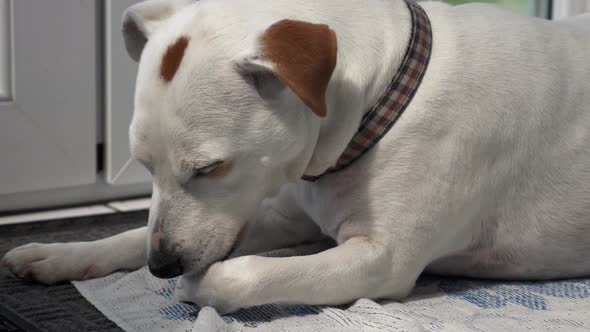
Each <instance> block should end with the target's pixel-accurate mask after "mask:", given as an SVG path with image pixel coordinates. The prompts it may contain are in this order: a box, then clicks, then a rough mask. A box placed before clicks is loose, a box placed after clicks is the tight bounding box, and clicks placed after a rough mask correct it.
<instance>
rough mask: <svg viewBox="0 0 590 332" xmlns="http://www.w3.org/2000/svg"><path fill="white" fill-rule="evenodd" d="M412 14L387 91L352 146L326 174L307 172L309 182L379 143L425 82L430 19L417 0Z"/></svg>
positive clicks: (411, 3)
mask: <svg viewBox="0 0 590 332" xmlns="http://www.w3.org/2000/svg"><path fill="white" fill-rule="evenodd" d="M405 2H406V4H407V6H408V9H409V10H410V15H411V17H412V33H411V35H410V40H409V43H408V49H407V50H406V54H405V56H404V59H403V61H402V63H401V65H400V67H399V69H398V71H397V73H396V74H395V75H394V76H393V79H392V80H391V82H390V83H389V86H388V87H387V89H386V91H385V93H384V94H383V95H382V96H381V98H379V101H378V102H377V104H375V105H374V106H373V107H372V108H370V109H369V110H368V111H367V112H366V113H365V115H364V116H363V119H362V120H361V125H360V127H359V129H358V131H357V132H356V134H355V135H354V136H353V137H352V140H351V141H350V143H348V146H347V147H346V149H345V150H344V152H343V153H342V155H340V157H339V158H338V160H337V161H336V165H334V166H332V167H330V168H329V169H328V170H327V171H325V172H324V173H322V174H320V175H317V176H309V175H303V177H302V179H303V180H305V181H311V182H313V181H316V180H317V179H319V178H320V177H321V176H322V175H324V174H328V173H334V172H337V171H339V170H342V169H344V168H346V167H347V166H348V165H350V164H352V163H353V162H354V161H355V160H357V159H359V158H360V157H362V156H363V155H364V154H365V153H366V152H367V151H369V150H370V149H371V148H372V147H373V146H375V145H376V144H377V143H378V142H379V140H381V138H382V137H383V136H384V135H385V134H386V133H387V132H388V131H389V129H391V127H393V125H394V124H395V122H396V121H397V120H398V119H399V117H400V116H401V115H402V113H403V112H404V110H405V109H406V107H407V106H408V104H409V103H410V101H412V98H413V97H414V94H415V93H416V91H417V90H418V87H419V86H420V82H422V78H423V77H424V74H425V73H426V68H427V67H428V61H429V60H430V53H431V51H432V30H431V26H430V20H429V19H428V16H427V15H426V13H425V12H424V9H422V7H420V5H418V4H417V3H416V2H414V0H405Z"/></svg>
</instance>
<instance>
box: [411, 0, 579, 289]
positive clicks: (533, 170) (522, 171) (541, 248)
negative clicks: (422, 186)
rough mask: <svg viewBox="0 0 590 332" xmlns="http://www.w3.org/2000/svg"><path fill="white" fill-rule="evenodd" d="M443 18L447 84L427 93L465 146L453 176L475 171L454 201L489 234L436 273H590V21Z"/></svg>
mask: <svg viewBox="0 0 590 332" xmlns="http://www.w3.org/2000/svg"><path fill="white" fill-rule="evenodd" d="M427 8H428V7H427ZM431 12H432V15H431V17H432V20H433V22H434V23H433V24H434V31H435V33H436V31H438V32H439V33H440V34H445V36H443V37H439V38H438V39H437V38H436V37H435V42H440V43H442V44H443V45H441V46H440V47H441V50H439V54H438V55H437V54H436V53H435V55H434V57H433V61H432V62H431V66H430V69H429V70H432V69H434V70H436V71H437V72H436V73H433V75H435V76H437V80H433V81H431V82H429V81H425V84H424V85H425V86H423V87H422V88H423V89H425V90H426V91H428V90H427V89H432V91H437V92H436V93H435V94H433V95H431V96H425V98H429V99H430V103H434V104H436V103H441V104H443V103H444V105H445V107H444V109H442V108H441V113H442V112H444V113H445V114H441V115H439V116H437V120H442V121H446V122H447V123H448V124H447V126H448V127H453V128H455V129H454V130H453V133H452V134H451V137H450V138H449V139H450V140H453V141H454V142H455V144H459V143H460V144H461V146H460V147H457V149H458V150H457V152H456V153H457V155H456V156H455V158H457V159H459V160H464V161H465V164H463V165H462V166H464V167H461V166H459V167H458V164H457V163H454V164H452V165H451V167H453V168H455V169H454V170H449V169H447V170H446V171H447V172H449V173H456V172H465V174H467V175H464V176H458V178H459V179H461V183H457V184H456V185H457V187H456V189H450V190H452V191H453V190H463V191H464V192H461V193H457V192H454V194H455V195H459V196H463V198H464V202H465V211H472V214H471V215H467V216H466V217H467V218H468V219H470V220H471V221H473V223H472V224H471V225H470V227H473V228H472V231H473V233H474V234H477V235H476V236H475V237H474V239H473V240H472V242H471V244H470V245H469V246H468V248H467V249H466V250H464V251H460V252H455V253H452V254H450V255H448V256H446V257H444V258H442V259H439V260H438V261H436V262H435V263H434V264H432V265H431V266H430V270H431V271H434V272H440V273H445V274H460V275H470V276H477V277H498V278H540V279H543V278H554V277H569V276H579V275H585V274H590V261H589V260H588V259H587V258H586V257H585V255H584V254H583V253H587V252H590V240H589V239H590V61H588V59H590V34H589V33H588V31H590V15H583V16H579V17H575V18H572V19H568V20H561V21H546V20H541V19H531V18H528V17H525V16H523V15H517V14H513V13H510V12H509V11H506V10H503V9H499V8H496V7H494V6H488V5H466V6H458V7H451V8H449V7H433V10H432V11H431ZM439 14H440V15H439ZM437 27H438V29H437ZM435 47H436V46H435ZM435 52H436V50H435ZM430 84H432V85H430ZM435 85H438V87H435ZM430 111H431V110H430ZM430 117H431V118H432V116H430ZM451 122H454V124H451ZM447 129H448V128H447ZM447 143H448V142H447ZM439 144H445V143H444V142H441V143H439ZM443 151H444V150H443ZM473 152H477V153H478V155H477V156H476V157H474V156H473ZM441 158H442V159H443V160H445V158H446V159H448V156H441ZM433 172H435V173H436V172H437V170H433ZM462 188H463V189H462ZM464 188H470V190H465V189H464ZM455 197H456V196H455ZM451 215H452V214H451Z"/></svg>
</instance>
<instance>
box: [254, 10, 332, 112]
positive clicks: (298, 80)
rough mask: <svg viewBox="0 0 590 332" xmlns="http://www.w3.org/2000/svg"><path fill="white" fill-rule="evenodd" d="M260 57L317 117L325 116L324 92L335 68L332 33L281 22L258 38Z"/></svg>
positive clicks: (315, 26)
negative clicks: (260, 46)
mask: <svg viewBox="0 0 590 332" xmlns="http://www.w3.org/2000/svg"><path fill="white" fill-rule="evenodd" d="M261 44H262V56H263V58H265V59H267V60H269V61H270V62H271V63H272V64H273V67H274V70H275V71H276V72H277V74H278V75H279V77H280V78H281V79H282V80H283V81H284V82H285V84H287V85H288V86H289V87H290V88H291V90H293V92H295V93H296V94H297V95H298V96H299V98H301V100H303V102H304V103H305V104H306V105H307V106H308V107H309V108H310V109H311V110H312V111H313V112H314V113H315V114H317V115H318V116H320V117H324V116H326V90H327V88H328V83H329V82H330V78H331V77H332V73H333V72H334V68H335V67H336V53H337V46H336V33H335V32H334V31H333V30H331V29H330V28H329V27H328V26H327V25H325V24H314V23H307V22H301V21H294V20H282V21H279V22H277V23H274V24H273V25H271V26H270V27H269V28H268V29H267V30H266V31H265V32H264V33H263V35H262V37H261Z"/></svg>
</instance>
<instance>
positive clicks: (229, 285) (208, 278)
mask: <svg viewBox="0 0 590 332" xmlns="http://www.w3.org/2000/svg"><path fill="white" fill-rule="evenodd" d="M250 257H251V256H245V257H239V258H234V259H230V260H227V261H224V262H219V263H215V264H213V265H212V266H211V267H210V268H209V269H208V270H207V271H206V272H205V273H204V274H203V275H199V276H182V277H180V278H179V280H178V282H177V283H176V290H175V295H176V298H177V299H178V300H179V301H182V302H192V303H195V304H197V305H198V306H201V307H205V306H211V307H214V308H215V309H216V310H217V312H219V313H220V314H222V315H225V314H228V313H232V312H235V311H237V310H239V309H242V308H247V307H250V306H252V305H253V304H252V303H253V302H255V301H253V300H254V299H253V298H252V297H251V293H252V292H251V291H252V289H253V288H254V287H255V279H254V278H253V277H252V276H253V275H252V274H251V273H250V272H249V269H250V268H251V265H250V264H249V260H250Z"/></svg>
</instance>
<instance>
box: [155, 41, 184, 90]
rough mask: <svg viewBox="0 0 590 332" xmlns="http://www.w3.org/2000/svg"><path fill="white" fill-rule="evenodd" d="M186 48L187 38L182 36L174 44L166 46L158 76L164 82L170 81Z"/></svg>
mask: <svg viewBox="0 0 590 332" xmlns="http://www.w3.org/2000/svg"><path fill="white" fill-rule="evenodd" d="M187 46H188V37H185V36H182V37H180V38H178V39H177V40H176V42H174V44H172V45H170V46H168V49H167V50H166V53H164V57H162V64H161V65H160V76H162V79H163V80H164V81H166V82H170V81H172V79H173V78H174V75H176V71H178V67H180V63H181V62H182V58H183V57H184V51H185V50H186V47H187Z"/></svg>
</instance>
